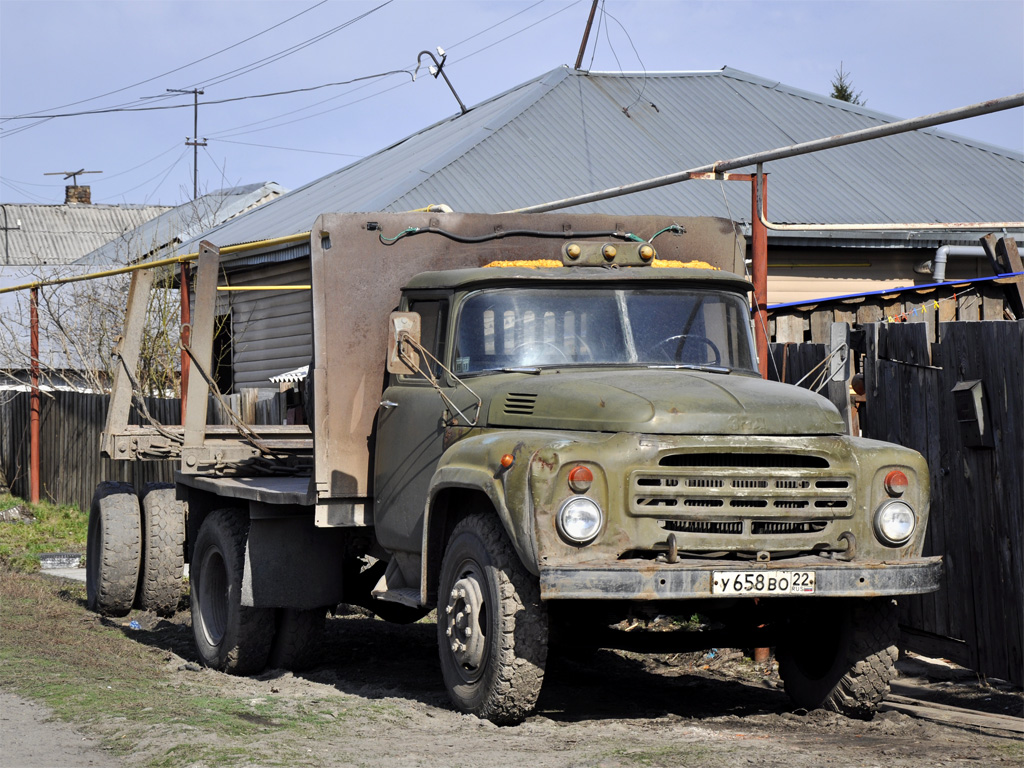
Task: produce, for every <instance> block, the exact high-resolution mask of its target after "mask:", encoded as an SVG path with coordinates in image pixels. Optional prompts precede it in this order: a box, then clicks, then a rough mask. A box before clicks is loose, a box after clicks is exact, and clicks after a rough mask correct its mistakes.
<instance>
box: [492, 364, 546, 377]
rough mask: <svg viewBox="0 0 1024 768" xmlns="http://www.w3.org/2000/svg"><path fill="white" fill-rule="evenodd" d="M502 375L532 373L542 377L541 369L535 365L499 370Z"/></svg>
mask: <svg viewBox="0 0 1024 768" xmlns="http://www.w3.org/2000/svg"><path fill="white" fill-rule="evenodd" d="M498 370H500V371H501V372H502V373H532V374H534V375H535V376H536V375H540V368H538V367H536V366H533V365H520V366H517V367H515V368H499V369H498Z"/></svg>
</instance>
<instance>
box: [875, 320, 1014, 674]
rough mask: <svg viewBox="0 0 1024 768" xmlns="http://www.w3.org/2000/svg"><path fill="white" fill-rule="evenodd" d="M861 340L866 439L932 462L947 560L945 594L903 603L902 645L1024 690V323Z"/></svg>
mask: <svg viewBox="0 0 1024 768" xmlns="http://www.w3.org/2000/svg"><path fill="white" fill-rule="evenodd" d="M866 330H867V333H866V345H865V355H864V375H865V385H866V393H865V394H866V402H865V405H864V408H863V412H862V414H861V429H862V431H863V434H864V436H865V437H874V438H877V439H879V440H888V441H891V442H895V443H899V444H901V445H906V446H908V447H910V448H914V449H916V450H918V451H920V452H921V453H922V454H924V456H925V458H926V459H927V460H928V466H929V468H930V469H931V486H932V488H931V490H932V508H931V519H930V521H929V524H928V537H927V539H926V540H925V554H928V555H942V556H943V557H944V558H945V575H944V577H943V586H942V589H940V590H939V591H938V592H936V593H934V594H931V595H922V596H920V597H915V598H912V599H908V600H904V601H902V602H903V604H904V609H903V613H902V619H903V622H904V624H905V625H906V626H907V628H908V632H909V637H908V644H909V645H910V647H911V648H915V647H916V648H918V649H919V650H921V651H922V652H924V653H932V654H933V655H939V656H944V657H946V658H950V659H953V660H955V661H958V662H959V663H962V664H964V665H965V666H968V667H970V668H971V669H974V670H976V671H978V672H980V673H982V674H984V675H990V676H993V677H999V678H1002V679H1007V680H1010V681H1011V682H1013V683H1014V684H1016V685H1024V654H1022V648H1021V645H1022V628H1024V320H1022V321H1017V322H979V323H944V324H941V325H940V326H939V329H938V337H939V340H938V342H937V343H929V339H928V336H929V333H928V328H927V327H926V326H925V325H924V324H923V323H911V324H906V325H902V324H876V325H873V326H869V327H868V328H867V329H866ZM979 393H980V399H978V400H977V403H978V405H977V406H975V402H976V396H978V395H979ZM978 414H980V419H981V424H980V429H979V424H978V422H977V421H976V419H977V418H978Z"/></svg>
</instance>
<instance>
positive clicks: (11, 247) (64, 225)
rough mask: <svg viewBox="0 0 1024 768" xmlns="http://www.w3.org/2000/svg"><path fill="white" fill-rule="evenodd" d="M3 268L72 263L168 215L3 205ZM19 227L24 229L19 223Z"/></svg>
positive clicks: (121, 208)
mask: <svg viewBox="0 0 1024 768" xmlns="http://www.w3.org/2000/svg"><path fill="white" fill-rule="evenodd" d="M0 208H2V216H3V220H2V226H4V227H6V229H5V230H4V231H3V232H2V233H0V248H2V251H0V253H2V256H0V259H2V263H3V264H5V265H8V266H22V265H37V264H70V263H71V262H73V261H75V260H76V259H80V258H81V257H82V256H85V255H86V254H87V253H89V252H90V251H94V250H96V249H97V248H99V247H100V246H102V245H104V244H106V243H108V242H110V241H111V240H115V239H117V238H120V237H122V236H123V235H125V234H126V233H128V232H131V231H132V230H134V229H135V228H136V227H138V226H139V225H141V224H143V223H145V222H147V221H149V220H150V219H152V218H154V217H155V216H159V215H160V214H161V213H163V212H164V211H167V210H170V209H169V208H168V206H165V205H86V204H81V203H79V204H71V205H35V204H27V203H25V204H23V203H3V204H2V206H0ZM18 222H20V225H19V224H18Z"/></svg>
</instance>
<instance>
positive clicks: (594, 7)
mask: <svg viewBox="0 0 1024 768" xmlns="http://www.w3.org/2000/svg"><path fill="white" fill-rule="evenodd" d="M595 13H597V0H594V2H593V3H592V4H591V6H590V16H589V17H587V28H586V29H584V30H583V42H581V43H580V52H579V53H578V54H577V55H576V67H575V69H579V68H580V67H581V66H583V54H584V52H585V51H586V50H587V41H588V40H589V39H590V27H591V26H592V25H593V23H594V14H595Z"/></svg>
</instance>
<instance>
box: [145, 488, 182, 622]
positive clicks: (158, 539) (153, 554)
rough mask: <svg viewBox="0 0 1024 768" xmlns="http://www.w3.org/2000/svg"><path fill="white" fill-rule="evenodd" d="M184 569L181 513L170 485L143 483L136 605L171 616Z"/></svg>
mask: <svg viewBox="0 0 1024 768" xmlns="http://www.w3.org/2000/svg"><path fill="white" fill-rule="evenodd" d="M184 567H185V509H184V505H183V504H182V502H180V501H178V500H177V498H175V492H174V485H173V484H171V483H147V485H146V487H145V488H144V489H143V491H142V568H141V573H140V574H139V593H138V598H137V601H136V604H137V605H138V607H139V608H141V609H143V610H145V611H153V612H154V613H156V614H158V615H159V616H173V615H174V613H175V612H176V611H177V610H178V600H179V598H180V597H181V578H182V571H183V569H184Z"/></svg>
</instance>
